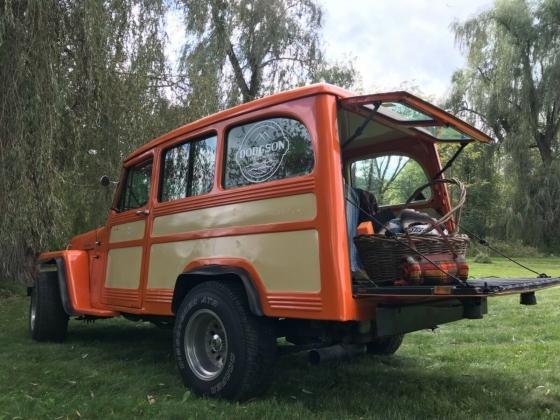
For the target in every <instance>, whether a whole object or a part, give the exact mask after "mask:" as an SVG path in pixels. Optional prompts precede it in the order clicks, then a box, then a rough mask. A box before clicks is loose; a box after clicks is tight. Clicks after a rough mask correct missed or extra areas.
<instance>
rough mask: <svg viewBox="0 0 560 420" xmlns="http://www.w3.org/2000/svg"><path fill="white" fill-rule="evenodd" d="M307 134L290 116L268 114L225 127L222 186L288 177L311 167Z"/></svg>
mask: <svg viewBox="0 0 560 420" xmlns="http://www.w3.org/2000/svg"><path fill="white" fill-rule="evenodd" d="M313 164H314V159H313V149H312V146H311V137H310V136H309V132H308V131H307V129H306V128H305V126H304V125H303V124H302V123H301V122H299V121H297V120H294V119H291V118H270V119H267V120H262V121H257V122H254V123H250V124H245V125H240V126H238V127H234V128H232V129H231V130H229V132H228V135H227V144H226V159H225V168H224V186H225V187H226V188H233V187H239V186H242V185H249V184H258V183H261V182H266V181H273V180H276V179H283V178H292V177H296V176H301V175H305V174H308V173H309V172H311V171H312V170H313Z"/></svg>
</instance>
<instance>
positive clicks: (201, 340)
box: [184, 309, 228, 381]
mask: <svg viewBox="0 0 560 420" xmlns="http://www.w3.org/2000/svg"><path fill="white" fill-rule="evenodd" d="M184 349H185V355H186V357H187V363H188V364H189V367H190V369H191V371H192V372H193V373H194V374H195V375H196V376H197V377H198V378H199V379H202V380H204V381H210V380H212V379H214V378H216V377H217V376H218V375H219V374H220V373H221V372H222V370H223V369H224V366H225V364H226V360H227V354H228V340H227V334H226V330H225V328H224V324H223V323H222V320H221V319H220V317H219V316H218V315H217V314H216V313H215V312H213V311H211V310H210V309H199V310H198V311H196V312H195V313H194V314H193V315H192V316H191V317H190V319H189V322H188V323H187V326H186V328H185V339H184Z"/></svg>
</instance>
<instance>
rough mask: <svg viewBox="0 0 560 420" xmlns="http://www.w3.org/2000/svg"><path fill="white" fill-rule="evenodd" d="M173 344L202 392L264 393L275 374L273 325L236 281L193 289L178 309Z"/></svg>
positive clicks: (189, 381)
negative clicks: (253, 307)
mask: <svg viewBox="0 0 560 420" xmlns="http://www.w3.org/2000/svg"><path fill="white" fill-rule="evenodd" d="M185 337H191V339H190V340H185ZM195 337H199V338H198V339H196V338H195ZM201 337H202V338H201ZM173 347H174V352H175V359H176V361H177V367H178V368H179V372H180V373H181V377H182V378H183V382H184V383H185V385H186V386H187V387H189V388H190V389H191V390H192V391H193V392H194V393H195V394H197V395H203V396H209V397H218V398H225V399H229V400H237V401H242V400H246V399H248V398H251V397H254V396H257V395H259V394H261V393H262V392H264V391H265V390H266V388H267V386H268V385H269V383H270V380H271V379H272V374H273V372H272V368H273V365H274V362H275V359H276V336H275V334H274V327H273V324H272V322H271V320H269V319H267V318H263V317H257V316H254V315H253V314H252V313H251V311H250V310H249V305H248V303H247V299H246V296H245V291H244V290H243V287H242V286H241V285H240V284H237V283H233V282H232V283H228V282H224V283H221V282H217V281H209V282H205V283H202V284H200V285H198V286H196V287H195V288H193V290H191V291H190V292H189V293H188V295H187V296H186V297H185V299H184V300H183V302H182V303H181V306H180V308H179V311H178V312H177V317H176V319H175V328H174V332H173Z"/></svg>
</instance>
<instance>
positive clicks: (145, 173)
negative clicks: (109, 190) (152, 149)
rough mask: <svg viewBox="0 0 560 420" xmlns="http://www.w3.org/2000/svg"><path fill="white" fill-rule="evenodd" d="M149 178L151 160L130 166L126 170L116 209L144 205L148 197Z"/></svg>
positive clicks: (135, 207)
mask: <svg viewBox="0 0 560 420" xmlns="http://www.w3.org/2000/svg"><path fill="white" fill-rule="evenodd" d="M151 178H152V161H151V160H149V161H146V162H142V163H140V164H138V165H136V166H132V167H130V168H129V169H128V170H127V172H126V181H125V184H124V188H123V190H122V193H121V196H120V199H119V205H118V210H119V211H126V210H130V209H137V208H139V207H144V206H145V205H146V204H147V203H148V198H149V197H150V180H151Z"/></svg>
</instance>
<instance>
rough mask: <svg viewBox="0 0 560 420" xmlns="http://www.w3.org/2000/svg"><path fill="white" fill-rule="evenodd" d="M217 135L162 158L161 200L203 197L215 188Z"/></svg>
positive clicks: (167, 153) (183, 147)
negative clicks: (213, 186) (202, 195)
mask: <svg viewBox="0 0 560 420" xmlns="http://www.w3.org/2000/svg"><path fill="white" fill-rule="evenodd" d="M215 162H216V136H212V137H209V138H206V139H201V140H196V141H190V142H188V143H183V144H180V145H178V146H175V147H173V148H171V149H168V150H166V151H165V153H164V157H163V170H162V179H161V191H160V201H172V200H179V199H181V198H185V197H191V196H194V195H201V194H204V193H207V192H208V191H210V190H211V189H212V185H213V183H214V168H215Z"/></svg>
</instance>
